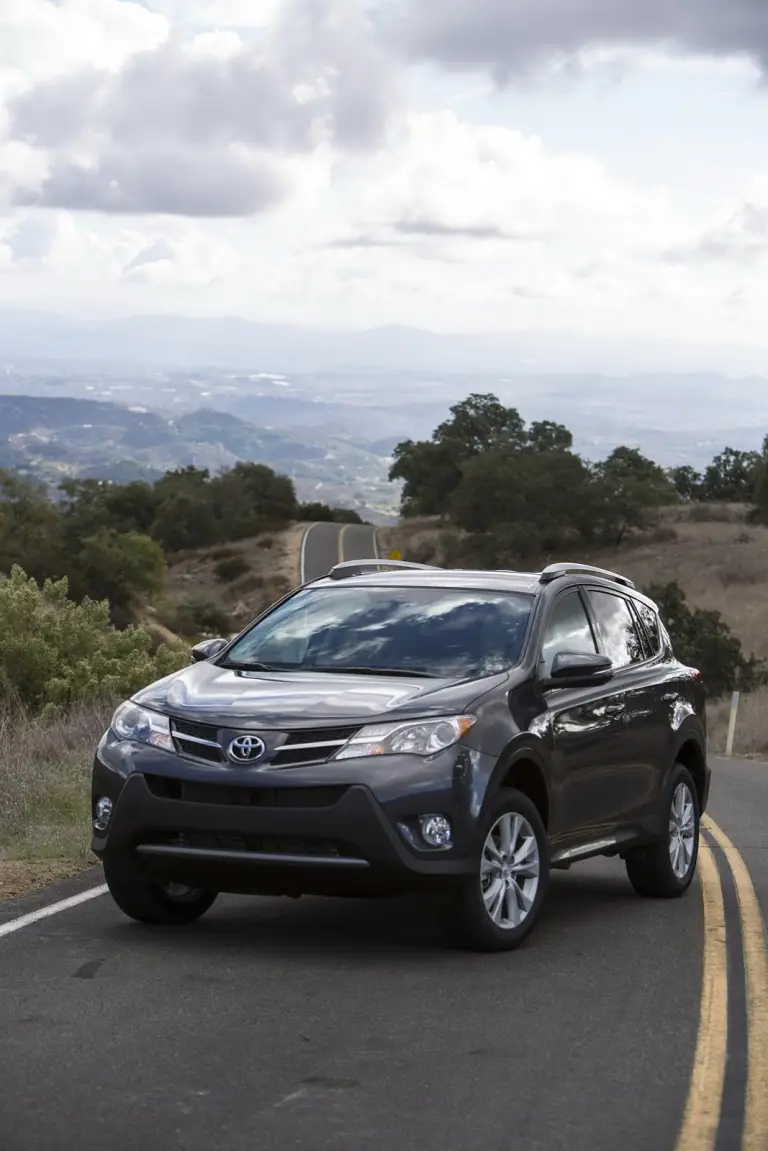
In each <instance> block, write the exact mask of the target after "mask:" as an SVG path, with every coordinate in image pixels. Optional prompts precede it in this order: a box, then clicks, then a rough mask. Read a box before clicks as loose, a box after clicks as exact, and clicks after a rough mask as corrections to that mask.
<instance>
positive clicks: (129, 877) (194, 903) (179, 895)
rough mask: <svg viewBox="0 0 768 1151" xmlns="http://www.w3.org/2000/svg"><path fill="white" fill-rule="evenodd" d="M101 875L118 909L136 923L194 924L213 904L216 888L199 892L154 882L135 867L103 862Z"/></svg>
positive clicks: (171, 884)
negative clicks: (136, 921) (102, 874)
mask: <svg viewBox="0 0 768 1151" xmlns="http://www.w3.org/2000/svg"><path fill="white" fill-rule="evenodd" d="M104 878H105V879H106V881H107V886H108V888H109V893H110V895H111V896H112V898H113V899H114V901H115V903H116V904H117V906H118V907H119V908H120V910H121V911H122V912H123V913H124V914H125V915H127V916H128V917H129V918H130V919H136V920H138V921H139V923H150V924H154V925H156V926H159V927H182V926H184V924H187V923H194V921H195V920H196V919H199V918H200V916H201V915H205V913H206V911H207V910H208V909H209V907H210V906H211V905H212V904H213V902H214V900H215V899H216V895H217V893H216V892H215V891H200V890H199V889H198V888H195V887H186V886H185V885H184V884H180V883H165V884H160V883H153V882H151V881H150V880H149V879H147V878H146V877H145V876H143V875H142V874H141V872H139V871H138V870H136V869H134V868H132V867H130V866H126V865H121V864H117V863H114V862H112V861H110V860H108V859H106V860H105V861H104Z"/></svg>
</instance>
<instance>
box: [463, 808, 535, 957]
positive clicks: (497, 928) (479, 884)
mask: <svg viewBox="0 0 768 1151" xmlns="http://www.w3.org/2000/svg"><path fill="white" fill-rule="evenodd" d="M475 863H476V871H475V874H474V875H473V876H472V878H471V879H469V880H467V881H466V882H465V883H464V884H463V885H462V887H461V889H460V892H459V897H458V924H457V926H458V931H459V942H460V944H461V945H462V946H464V947H469V948H471V949H472V950H475V951H512V950H514V948H516V947H519V946H520V944H521V943H522V942H523V940H524V939H526V937H527V936H528V934H529V932H530V931H531V930H532V928H533V926H534V924H535V922H536V919H537V918H538V914H539V910H540V908H541V905H542V903H543V901H544V897H545V895H546V893H547V889H548V887H549V847H548V843H547V832H546V829H545V827H544V824H543V822H542V819H541V816H540V815H539V812H538V810H537V809H536V807H535V805H534V804H533V803H532V802H531V800H530V799H529V798H528V796H527V795H524V794H523V793H522V792H521V791H514V790H504V791H503V792H501V793H500V795H499V797H498V799H497V800H496V802H495V803H494V804H493V805H492V806H491V808H490V809H489V811H488V813H487V815H486V818H485V820H484V823H483V829H482V833H481V835H480V836H479V844H478V847H477V851H476V854H475Z"/></svg>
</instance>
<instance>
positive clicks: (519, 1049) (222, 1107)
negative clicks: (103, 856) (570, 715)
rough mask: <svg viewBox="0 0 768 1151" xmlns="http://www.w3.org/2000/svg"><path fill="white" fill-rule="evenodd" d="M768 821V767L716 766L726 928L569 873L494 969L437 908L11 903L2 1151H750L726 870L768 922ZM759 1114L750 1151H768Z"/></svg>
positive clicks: (743, 1000) (735, 918)
mask: <svg viewBox="0 0 768 1151" xmlns="http://www.w3.org/2000/svg"><path fill="white" fill-rule="evenodd" d="M766 811H768V765H762V764H760V765H757V764H755V765H751V764H742V763H735V762H734V763H727V764H724V763H719V762H717V763H716V764H715V773H714V782H713V797H712V805H711V815H712V818H713V819H714V820H715V821H716V822H717V825H718V826H719V827H720V828H722V829H724V830H725V832H726V833H727V834H728V836H730V838H731V841H732V842H733V844H734V845H735V847H736V848H737V849H738V851H737V852H731V853H730V855H729V862H730V865H731V867H730V868H729V867H728V866H727V865H726V863H725V858H726V854H725V853H723V852H722V851H721V850H720V849H719V848H716V849H715V851H714V856H709V855H708V852H707V850H706V849H705V852H704V853H705V855H707V856H708V858H709V859H712V858H715V859H716V860H717V866H718V868H719V871H720V874H721V877H722V891H723V893H724V896H725V898H724V901H723V907H724V917H725V930H724V931H723V930H720V929H717V925H716V924H715V926H714V927H713V926H712V923H711V922H709V921H708V923H709V925H708V930H707V932H706V933H705V931H704V922H703V907H706V906H707V900H706V899H705V900H704V902H702V894H701V890H700V887H699V884H698V883H697V885H696V887H695V888H694V889H692V891H691V892H690V893H689V895H688V896H687V897H686V898H685V899H684V900H682V901H679V902H673V903H654V902H651V901H644V900H641V899H639V898H637V897H636V896H635V895H634V894H633V893H632V890H631V889H630V886H629V883H628V881H627V880H626V877H625V873H624V869H623V867H622V865H621V864H620V863H614V862H609V861H595V862H591V863H587V864H584V865H582V866H581V867H580V868H574V869H573V871H572V872H569V873H560V874H557V873H556V874H555V876H554V879H553V887H552V891H551V896H550V898H549V901H548V905H546V907H545V912H544V914H543V918H542V920H541V921H540V924H539V925H538V926H537V929H536V930H535V932H534V933H533V935H532V936H531V937H530V939H529V941H528V942H527V944H526V945H525V946H524V947H523V948H522V949H521V950H519V951H518V952H516V953H513V954H509V955H496V956H494V955H491V956H482V955H475V954H467V953H462V952H456V951H453V950H450V949H449V948H448V947H447V946H446V944H445V937H444V935H443V934H442V931H441V927H440V917H439V908H438V907H437V906H434V905H432V904H430V903H424V902H422V901H408V900H396V901H388V902H381V903H374V902H371V903H358V902H346V901H323V900H310V899H306V900H301V901H299V902H297V903H293V902H288V901H280V900H266V899H252V900H248V899H243V898H235V897H226V898H222V899H221V900H220V901H219V902H217V904H216V905H215V906H214V908H213V909H212V910H211V911H210V912H209V914H208V916H207V917H206V918H205V919H203V920H202V921H200V923H198V924H197V925H195V926H193V927H191V928H187V929H182V930H179V931H172V930H164V929H163V930H152V929H147V928H142V927H140V926H138V925H135V924H133V923H132V922H130V921H128V920H126V919H124V918H123V917H122V916H121V915H120V913H119V912H118V911H117V909H116V908H115V907H114V906H113V904H112V902H111V900H110V898H109V897H108V896H103V895H100V896H98V897H96V898H93V899H91V900H89V901H88V902H84V903H82V904H80V905H78V906H75V907H70V908H69V909H67V910H64V911H62V912H61V913H57V914H54V915H52V916H50V917H48V918H45V919H41V920H38V921H36V922H31V923H27V924H26V925H24V926H22V927H21V928H20V929H19V930H15V929H14V930H12V931H8V926H9V925H10V924H11V921H12V920H16V919H17V918H18V917H19V916H21V915H24V914H27V913H29V912H34V911H35V909H39V908H41V907H43V906H45V905H46V904H50V903H52V902H53V901H54V900H57V899H62V898H63V897H65V896H68V895H71V894H72V893H74V892H77V891H78V890H80V891H83V890H85V889H86V888H87V887H93V886H94V885H95V884H99V883H101V876H100V873H99V871H98V870H96V871H94V872H93V873H90V874H88V875H86V876H81V877H80V878H79V879H77V880H75V881H69V882H68V883H65V884H63V885H59V886H58V888H57V889H55V890H54V891H48V892H45V893H42V894H40V895H37V896H34V897H28V898H26V899H24V900H19V901H16V903H15V904H13V905H6V906H4V907H0V1069H1V1078H0V1148H3V1151H32V1149H33V1148H34V1149H38V1148H40V1149H43V1148H45V1151H70V1149H72V1151H75V1149H77V1151H83V1148H88V1149H89V1151H102V1149H104V1151H135V1149H136V1148H139V1147H142V1146H143V1147H147V1148H153V1149H154V1148H156V1147H157V1148H163V1149H164V1151H165V1149H176V1148H181V1149H184V1151H293V1149H296V1151H299V1149H309V1151H320V1149H323V1148H330V1149H333V1151H360V1149H362V1148H371V1149H374V1148H375V1149H376V1151H390V1149H391V1151H402V1149H403V1148H408V1147H418V1148H420V1149H421V1151H433V1149H434V1151H437V1149H438V1148H439V1149H441V1151H445V1149H446V1148H448V1149H451V1151H453V1149H456V1151H474V1149H478V1151H534V1149H542V1151H557V1149H559V1148H568V1149H569V1151H581V1149H584V1151H587V1149H588V1151H602V1149H605V1151H615V1148H616V1147H617V1146H620V1147H621V1148H622V1151H634V1149H637V1151H641V1149H642V1151H647V1149H648V1148H653V1149H654V1151H667V1149H670V1151H672V1149H674V1148H676V1147H677V1148H678V1149H682V1151H710V1149H711V1151H731V1149H733V1151H736V1149H737V1148H740V1147H741V1139H740V1132H741V1129H742V1127H743V1125H744V1123H745V1102H744V1098H745V1081H746V1077H747V1064H748V1055H749V1054H750V1053H749V1052H748V1050H747V1042H746V1018H747V1014H748V1006H749V1002H750V1001H749V999H748V997H747V990H748V988H747V986H746V984H745V980H744V970H743V961H742V956H741V951H740V950H739V948H740V932H739V906H738V903H737V901H736V897H735V890H734V884H733V879H732V878H731V869H733V874H734V875H736V869H735V863H736V862H737V861H738V860H739V859H740V858H742V857H743V859H744V860H745V861H746V863H747V864H748V866H749V870H750V872H751V875H752V879H753V882H754V885H755V888H756V890H757V892H758V895H759V898H760V899H761V900H762V903H763V910H764V912H768V906H766V904H767V903H768V836H767V835H766V830H765V813H766ZM707 837H708V838H709V832H707ZM739 853H740V854H739ZM705 862H706V861H705ZM700 871H702V873H703V874H702V882H703V886H704V893H705V895H706V893H707V890H709V889H708V887H707V884H708V883H710V880H707V874H708V871H707V868H700ZM711 902H712V901H711V900H710V903H711ZM715 904H716V900H715ZM708 914H710V915H711V914H712V912H711V911H710V912H708ZM4 925H5V929H6V933H4V931H3V926H4ZM753 926H754V925H753ZM746 938H747V937H746V936H745V941H746ZM726 940H727V949H728V966H727V968H726V964H725V961H724V958H723V957H724V956H725V950H726ZM755 942H757V944H759V946H760V948H762V949H763V950H762V956H763V962H764V960H765V952H764V942H763V938H762V932H761V931H760V936H759V940H756V937H755V936H754V935H753V943H755ZM718 947H720V948H721V949H722V952H721V953H718V951H717V948H718ZM718 954H720V959H721V960H722V962H721V963H720V964H719V965H718ZM703 956H704V958H705V962H704V963H703ZM702 969H704V988H705V990H706V988H707V987H709V988H710V991H711V994H710V996H709V1001H708V1003H707V1002H705V1004H704V1019H705V1026H704V1027H703V1028H702V1032H703V1035H704V1046H703V1047H702V1040H701V1037H700V1039H699V1047H698V1048H697V1030H698V1028H699V1019H700V1016H701V1015H702V1006H701V994H702ZM718 980H719V982H718ZM724 980H725V981H726V982H723V981H724ZM758 990H759V988H758ZM752 991H753V993H754V991H755V984H754V981H753V984H752ZM706 998H707V997H706V995H705V1000H706ZM753 1000H754V994H753ZM726 1001H727V1004H726ZM766 1001H768V996H766ZM726 1005H727V1007H728V1010H729V1017H728V1025H727V1036H726V1035H725V1030H724V1028H725V1024H724V1022H723V1020H724V1019H725V1011H726ZM767 1006H768V1002H767ZM758 1007H759V1004H758ZM752 1008H753V1009H754V1010H755V1011H757V1009H758V1008H757V1007H756V1006H755V1003H754V1002H752ZM718 1020H719V1022H718ZM707 1021H708V1022H707ZM764 1023H765V1018H764V1017H763V1024H764ZM761 1034H762V1032H760V1030H759V1028H758V1027H757V1026H754V1027H752V1028H751V1030H750V1035H751V1036H752V1040H753V1050H752V1051H751V1057H752V1065H753V1067H754V1066H755V1065H756V1063H755V1061H756V1060H757V1061H758V1062H759V1058H760V1056H761V1051H760V1049H759V1048H760V1042H761ZM763 1039H765V1036H763ZM707 1043H709V1047H708V1046H707ZM764 1046H765V1044H763V1047H764ZM765 1054H766V1052H765V1050H763V1051H762V1055H765ZM718 1067H721V1069H722V1072H721V1082H720V1087H721V1088H722V1092H723V1106H722V1116H721V1118H720V1119H719V1121H718V1120H717V1111H718V1108H717V1107H716V1108H715V1120H716V1122H715V1127H714V1128H712V1129H711V1130H710V1131H709V1133H708V1132H707V1128H706V1123H705V1116H704V1113H705V1112H706V1111H707V1109H708V1108H710V1109H711V1106H712V1099H713V1095H714V1098H715V1102H717V1099H718V1093H719V1088H718V1080H717V1074H716V1071H717V1068H718ZM713 1068H714V1069H715V1070H714V1072H713ZM758 1071H759V1069H758ZM761 1076H762V1072H760V1071H759V1073H758V1075H757V1077H755V1075H754V1074H753V1078H752V1089H753V1095H754V1097H755V1100H756V1104H755V1106H757V1107H759V1106H761V1104H760V1099H761V1098H762V1096H763V1095H764V1094H765V1091H764V1084H765V1082H766V1080H765V1079H761ZM692 1077H693V1081H694V1087H696V1089H697V1090H698V1091H699V1104H698V1105H697V1106H696V1107H694V1115H693V1120H692V1124H689V1126H688V1128H687V1134H686V1135H685V1136H684V1137H683V1138H682V1140H681V1141H678V1132H679V1130H680V1127H681V1123H682V1121H683V1114H684V1110H685V1105H686V1098H687V1095H688V1092H689V1087H690V1085H691V1082H692ZM756 1084H761V1085H760V1086H759V1089H758V1091H757V1094H755V1085H756ZM696 1085H698V1086H696ZM756 1115H757V1112H756V1111H754V1109H753V1119H752V1121H753V1130H756V1131H758V1132H759V1131H761V1130H762V1132H763V1136H762V1137H761V1136H758V1137H757V1141H754V1139H753V1141H751V1142H750V1143H749V1144H745V1145H744V1151H762V1149H763V1147H764V1146H768V1142H763V1141H762V1139H763V1137H765V1138H766V1139H768V1136H766V1135H765V1133H766V1132H768V1124H763V1125H762V1127H760V1126H755V1123H756V1122H758V1123H762V1119H760V1118H759V1117H758V1118H757V1120H756V1118H755V1117H756ZM716 1132H719V1134H716Z"/></svg>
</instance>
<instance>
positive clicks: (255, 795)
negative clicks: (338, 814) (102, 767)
mask: <svg viewBox="0 0 768 1151" xmlns="http://www.w3.org/2000/svg"><path fill="white" fill-rule="evenodd" d="M144 778H145V780H146V781H147V787H148V788H149V790H150V791H151V792H152V794H153V795H154V796H157V798H158V799H179V800H182V801H183V802H184V803H205V804H209V805H212V806H224V807H292V808H301V807H333V805H334V804H335V803H338V802H339V800H340V799H341V797H342V796H343V795H344V793H345V791H346V790H347V789H346V787H288V788H280V787H232V786H229V785H227V784H221V783H198V782H197V781H192V780H186V779H172V778H170V777H169V776H164V775H145V776H144Z"/></svg>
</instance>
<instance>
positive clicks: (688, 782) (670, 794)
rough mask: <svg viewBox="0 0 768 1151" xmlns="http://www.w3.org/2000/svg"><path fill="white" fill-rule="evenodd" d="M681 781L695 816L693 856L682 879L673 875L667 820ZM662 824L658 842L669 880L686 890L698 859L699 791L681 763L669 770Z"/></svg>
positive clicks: (669, 817)
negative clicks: (685, 788)
mask: <svg viewBox="0 0 768 1151" xmlns="http://www.w3.org/2000/svg"><path fill="white" fill-rule="evenodd" d="M681 783H684V784H685V786H686V787H687V788H688V792H689V794H690V796H691V800H692V802H693V811H694V818H695V828H696V830H695V835H694V841H693V857H692V859H691V866H690V867H689V868H688V871H687V873H686V876H685V878H684V879H679V878H678V877H677V875H675V871H674V868H673V867H672V859H671V857H670V854H669V821H670V819H671V817H672V800H673V798H674V794H675V791H676V790H677V788H678V787H679V785H680V784H681ZM663 810H664V816H663V818H664V826H663V829H662V837H661V840H660V843H659V850H660V851H661V849H662V848H663V851H664V858H665V859H666V864H667V867H668V869H669V882H670V883H671V884H672V885H673V886H674V887H676V888H677V890H678V891H680V892H681V893H682V892H684V891H687V890H688V888H689V887H690V886H691V884H692V883H693V877H694V875H695V874H696V865H697V864H698V861H699V839H700V835H701V812H700V810H699V793H698V792H697V790H696V784H695V783H694V782H693V776H692V775H691V773H690V772H689V770H688V768H687V767H685V765H684V764H682V763H676V764H675V766H674V767H673V768H672V771H671V772H670V775H669V779H668V781H667V790H666V802H665V804H664V809H663Z"/></svg>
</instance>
